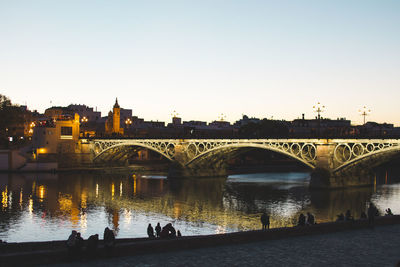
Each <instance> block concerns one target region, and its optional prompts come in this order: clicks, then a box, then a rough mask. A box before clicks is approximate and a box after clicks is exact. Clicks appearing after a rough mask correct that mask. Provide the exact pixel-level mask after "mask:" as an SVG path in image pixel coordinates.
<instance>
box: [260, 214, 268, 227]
mask: <svg viewBox="0 0 400 267" xmlns="http://www.w3.org/2000/svg"><path fill="white" fill-rule="evenodd" d="M261 224H262V229H263V230H266V229H267V227H268V229H269V216H268V214H267V213H265V212H264V213H263V214H262V215H261Z"/></svg>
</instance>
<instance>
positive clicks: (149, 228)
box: [147, 223, 154, 238]
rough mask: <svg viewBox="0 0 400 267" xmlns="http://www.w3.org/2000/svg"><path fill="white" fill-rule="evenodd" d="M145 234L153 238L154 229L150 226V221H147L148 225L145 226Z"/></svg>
mask: <svg viewBox="0 0 400 267" xmlns="http://www.w3.org/2000/svg"><path fill="white" fill-rule="evenodd" d="M147 235H148V236H149V238H154V229H153V226H151V223H149V226H147Z"/></svg>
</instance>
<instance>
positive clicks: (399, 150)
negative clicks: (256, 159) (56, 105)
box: [89, 139, 400, 188]
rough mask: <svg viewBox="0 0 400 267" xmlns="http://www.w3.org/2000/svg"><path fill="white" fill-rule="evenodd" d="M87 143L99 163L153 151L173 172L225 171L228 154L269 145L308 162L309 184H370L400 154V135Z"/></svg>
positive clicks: (173, 174)
mask: <svg viewBox="0 0 400 267" xmlns="http://www.w3.org/2000/svg"><path fill="white" fill-rule="evenodd" d="M89 147H90V151H91V154H92V158H93V161H95V162H96V161H99V162H107V161H115V160H121V159H124V158H125V157H126V156H127V155H128V154H129V151H132V150H131V149H132V148H146V149H149V150H152V151H155V152H157V153H159V154H161V155H162V156H164V157H165V158H167V159H168V160H170V161H171V162H172V164H171V169H170V174H169V176H170V177H179V176H221V175H226V164H227V161H228V160H229V159H231V158H233V157H236V156H237V155H239V154H241V153H243V152H246V151H248V150H249V149H254V148H258V149H265V150H269V151H273V152H276V153H280V154H283V155H286V156H287V157H289V158H292V159H294V160H296V161H299V162H301V163H302V164H304V165H305V166H308V167H309V168H310V169H311V170H312V173H311V181H310V186H311V187H329V188H332V187H347V186H352V185H368V184H372V183H373V178H371V169H372V168H373V167H375V166H378V165H380V164H382V163H384V162H386V161H389V160H390V159H391V158H393V157H394V156H396V155H399V154H400V140H398V139H94V140H90V141H89Z"/></svg>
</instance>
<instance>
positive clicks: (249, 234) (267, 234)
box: [0, 216, 400, 266]
mask: <svg viewBox="0 0 400 267" xmlns="http://www.w3.org/2000/svg"><path fill="white" fill-rule="evenodd" d="M399 224H400V216H390V217H379V218H376V220H375V226H376V229H378V227H382V226H388V225H396V229H399V228H400V227H399ZM359 230H365V231H368V232H371V229H370V228H369V226H368V221H366V220H359V221H354V222H337V223H322V224H317V225H314V226H307V227H291V228H275V229H270V230H268V231H246V232H236V233H228V234H217V235H204V236H188V237H182V238H176V239H170V240H158V239H147V238H136V239H118V240H117V242H116V248H115V250H114V254H113V256H114V257H126V256H128V255H129V256H132V255H141V254H149V253H150V254H159V253H172V252H173V251H180V250H188V249H189V250H193V249H200V248H207V247H216V246H231V245H242V244H246V243H252V242H266V241H273V240H281V239H288V238H295V237H300V236H315V235H321V234H322V235H325V234H332V233H337V232H346V233H347V235H349V236H351V235H352V232H353V231H359ZM399 231H400V229H399ZM372 232H373V231H372ZM396 239H398V237H396ZM399 242H400V241H399ZM374 243H375V242H374ZM377 244H379V243H377ZM305 245H306V244H305ZM363 245H370V244H368V243H365V242H362V244H360V246H363ZM379 245H382V244H379ZM100 246H101V247H100V248H99V252H100V251H101V253H98V254H97V255H96V257H95V258H94V259H90V258H84V259H82V260H83V261H89V260H90V261H93V260H94V261H96V260H98V259H100V258H102V262H103V261H104V260H106V259H105V257H106V256H105V255H104V253H103V248H102V244H100ZM376 246H378V245H376ZM215 249H218V248H215ZM288 249H290V248H288ZM315 249H317V248H315ZM361 253H363V252H362V251H361ZM398 255H399V260H400V253H398ZM383 256H384V255H383ZM67 260H68V259H67V251H66V247H65V241H53V242H35V243H33V242H28V243H9V244H6V245H3V246H2V247H1V252H0V262H7V263H8V264H7V266H10V265H11V264H12V265H20V264H25V265H26V264H32V265H34V264H50V263H61V262H64V261H67ZM107 261H110V259H107ZM111 261H114V260H111ZM77 263H78V262H74V264H77ZM87 263H88V262H85V264H87Z"/></svg>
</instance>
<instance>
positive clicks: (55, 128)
mask: <svg viewBox="0 0 400 267" xmlns="http://www.w3.org/2000/svg"><path fill="white" fill-rule="evenodd" d="M79 124H80V122H79V115H78V114H77V113H76V114H75V116H73V117H72V116H63V115H60V116H59V117H57V118H55V119H51V120H47V121H39V122H37V123H36V126H35V127H34V128H33V136H32V148H33V152H34V153H35V154H36V156H39V155H40V154H62V153H76V152H77V151H78V141H79Z"/></svg>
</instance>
